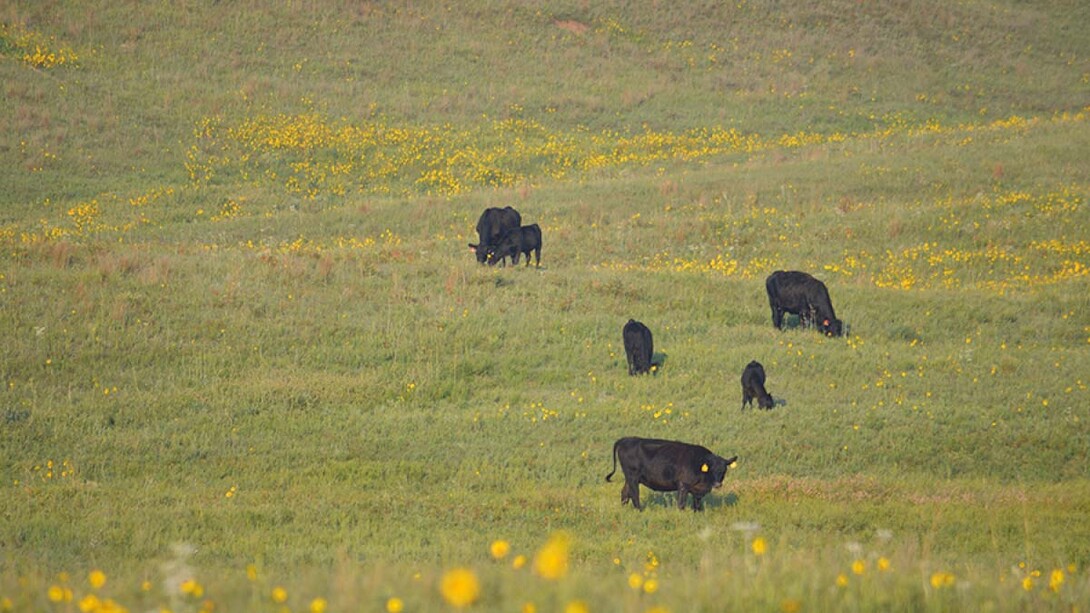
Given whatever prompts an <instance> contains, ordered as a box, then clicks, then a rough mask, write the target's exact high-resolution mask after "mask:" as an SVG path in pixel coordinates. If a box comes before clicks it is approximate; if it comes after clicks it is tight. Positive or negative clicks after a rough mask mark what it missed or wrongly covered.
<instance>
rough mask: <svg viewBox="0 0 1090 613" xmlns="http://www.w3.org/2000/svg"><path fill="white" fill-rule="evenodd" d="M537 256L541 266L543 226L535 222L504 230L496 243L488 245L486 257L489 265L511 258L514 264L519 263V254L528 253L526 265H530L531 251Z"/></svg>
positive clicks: (538, 264)
mask: <svg viewBox="0 0 1090 613" xmlns="http://www.w3.org/2000/svg"><path fill="white" fill-rule="evenodd" d="M531 252H533V253H534V255H535V256H537V266H538V267H539V268H540V267H541V228H540V227H539V226H538V225H537V224H536V223H535V224H530V225H528V226H522V227H519V228H511V229H509V230H507V231H506V232H504V234H503V236H501V237H500V238H499V239H497V240H496V242H495V243H493V244H492V245H489V246H488V252H487V256H486V259H487V260H488V265H489V266H495V265H496V262H504V266H506V265H507V262H506V261H505V260H506V258H511V263H512V264H518V263H519V254H523V253H525V254H526V265H527V266H529V265H530V253H531Z"/></svg>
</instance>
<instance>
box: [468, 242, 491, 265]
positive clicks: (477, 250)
mask: <svg viewBox="0 0 1090 613" xmlns="http://www.w3.org/2000/svg"><path fill="white" fill-rule="evenodd" d="M469 250H470V251H472V252H473V255H475V256H477V262H478V263H480V264H484V262H485V260H486V259H488V251H487V250H486V249H481V246H480V245H474V244H473V243H469Z"/></svg>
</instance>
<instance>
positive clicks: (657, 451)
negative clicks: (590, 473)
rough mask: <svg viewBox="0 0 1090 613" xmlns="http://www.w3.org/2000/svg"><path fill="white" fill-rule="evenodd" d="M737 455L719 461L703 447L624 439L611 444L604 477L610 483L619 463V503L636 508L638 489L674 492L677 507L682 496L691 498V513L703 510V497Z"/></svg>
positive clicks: (718, 482) (682, 503)
mask: <svg viewBox="0 0 1090 613" xmlns="http://www.w3.org/2000/svg"><path fill="white" fill-rule="evenodd" d="M737 459H738V456H734V457H732V458H728V459H725V458H721V457H719V456H717V455H715V454H714V453H712V452H710V451H708V450H707V449H706V448H704V447H701V446H699V445H691V444H689V443H680V442H677V441H664V440H660V439H651V438H638V437H635V436H628V437H625V438H622V439H619V440H618V441H617V442H616V443H613V470H612V471H611V472H610V473H609V474H608V475H606V481H610V480H611V477H613V474H614V473H616V472H617V460H620V461H621V472H623V473H624V487H622V488H621V504H625V503H627V502H628V501H629V500H631V501H632V506H634V507H636V508H637V509H639V510H641V511H642V510H643V506H641V505H640V486H641V485H644V486H646V487H649V488H651V489H653V490H655V491H656V492H674V491H676V492H677V508H679V509H684V508H685V495H686V494H692V495H693V510H694V511H703V510H704V503H703V498H704V495H705V494H707V493H708V492H710V491H711V490H713V489H715V488H717V487H719V486H721V485H723V478H724V477H725V476H726V474H727V469H728V468H730V467H731V465H733V464H734V461H735V460H737Z"/></svg>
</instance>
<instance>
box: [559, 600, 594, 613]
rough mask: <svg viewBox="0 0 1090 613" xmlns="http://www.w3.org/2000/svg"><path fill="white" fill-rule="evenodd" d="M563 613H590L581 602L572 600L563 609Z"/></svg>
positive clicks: (585, 604)
mask: <svg viewBox="0 0 1090 613" xmlns="http://www.w3.org/2000/svg"><path fill="white" fill-rule="evenodd" d="M564 613H590V608H589V607H587V603H585V602H583V601H582V600H573V601H571V602H569V603H568V604H567V606H565V607H564Z"/></svg>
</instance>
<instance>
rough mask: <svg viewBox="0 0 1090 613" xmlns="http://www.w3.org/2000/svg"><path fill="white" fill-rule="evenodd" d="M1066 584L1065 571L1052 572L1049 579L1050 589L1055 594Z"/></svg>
mask: <svg viewBox="0 0 1090 613" xmlns="http://www.w3.org/2000/svg"><path fill="white" fill-rule="evenodd" d="M1063 583H1064V571H1062V570H1060V569H1058V568H1057V569H1056V570H1054V571H1052V575H1051V576H1050V577H1049V578H1048V589H1050V590H1052V591H1053V592H1058V591H1060V586H1061V585H1063Z"/></svg>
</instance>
